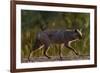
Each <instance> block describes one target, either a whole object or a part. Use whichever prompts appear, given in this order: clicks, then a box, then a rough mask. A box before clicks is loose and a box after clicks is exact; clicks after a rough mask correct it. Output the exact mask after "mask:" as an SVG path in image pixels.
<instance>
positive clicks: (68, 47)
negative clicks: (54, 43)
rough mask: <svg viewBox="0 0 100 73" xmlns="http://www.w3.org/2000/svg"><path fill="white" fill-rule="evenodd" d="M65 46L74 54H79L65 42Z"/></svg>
mask: <svg viewBox="0 0 100 73" xmlns="http://www.w3.org/2000/svg"><path fill="white" fill-rule="evenodd" d="M65 46H66V47H67V48H69V49H70V50H72V51H73V52H74V53H75V54H76V55H79V53H78V52H77V51H76V50H75V49H74V48H72V47H71V46H70V45H68V44H65Z"/></svg>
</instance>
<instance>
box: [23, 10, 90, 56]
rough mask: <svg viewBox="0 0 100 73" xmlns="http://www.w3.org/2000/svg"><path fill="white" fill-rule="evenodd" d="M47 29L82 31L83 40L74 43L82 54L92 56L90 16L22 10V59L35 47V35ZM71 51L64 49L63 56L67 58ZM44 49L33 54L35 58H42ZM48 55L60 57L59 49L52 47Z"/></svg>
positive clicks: (74, 46)
mask: <svg viewBox="0 0 100 73" xmlns="http://www.w3.org/2000/svg"><path fill="white" fill-rule="evenodd" d="M45 29H80V30H81V32H82V34H83V39H82V40H80V41H76V42H74V43H72V47H73V48H75V49H76V50H77V51H78V52H80V54H84V55H89V54H90V36H89V35H90V14H89V13H74V12H53V11H33V10H21V57H22V58H25V57H27V56H28V54H29V51H30V50H31V49H32V45H34V41H35V35H36V33H37V32H39V31H43V30H45ZM57 47H58V46H57ZM70 51H71V50H69V49H66V47H64V49H62V55H63V56H67V55H68V53H69V52H70ZM42 52H43V48H42V49H37V50H36V51H34V52H33V55H32V56H33V57H42V56H44V55H43V53H42ZM48 55H50V56H59V48H55V45H52V47H51V46H50V49H49V50H48Z"/></svg>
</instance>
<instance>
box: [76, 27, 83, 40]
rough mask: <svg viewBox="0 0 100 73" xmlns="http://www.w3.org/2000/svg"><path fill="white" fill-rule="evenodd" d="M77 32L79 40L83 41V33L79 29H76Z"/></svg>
mask: <svg viewBox="0 0 100 73" xmlns="http://www.w3.org/2000/svg"><path fill="white" fill-rule="evenodd" d="M75 32H76V33H77V35H78V38H79V39H82V32H81V31H79V29H75Z"/></svg>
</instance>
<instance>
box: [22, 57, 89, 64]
mask: <svg viewBox="0 0 100 73" xmlns="http://www.w3.org/2000/svg"><path fill="white" fill-rule="evenodd" d="M50 57H51V58H49V59H48V58H47V57H45V56H43V57H31V58H30V61H29V60H28V58H22V60H21V62H22V63H28V62H46V61H65V60H66V61H67V60H87V59H90V56H89V55H79V56H67V57H66V56H63V57H62V58H60V57H59V56H50Z"/></svg>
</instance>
